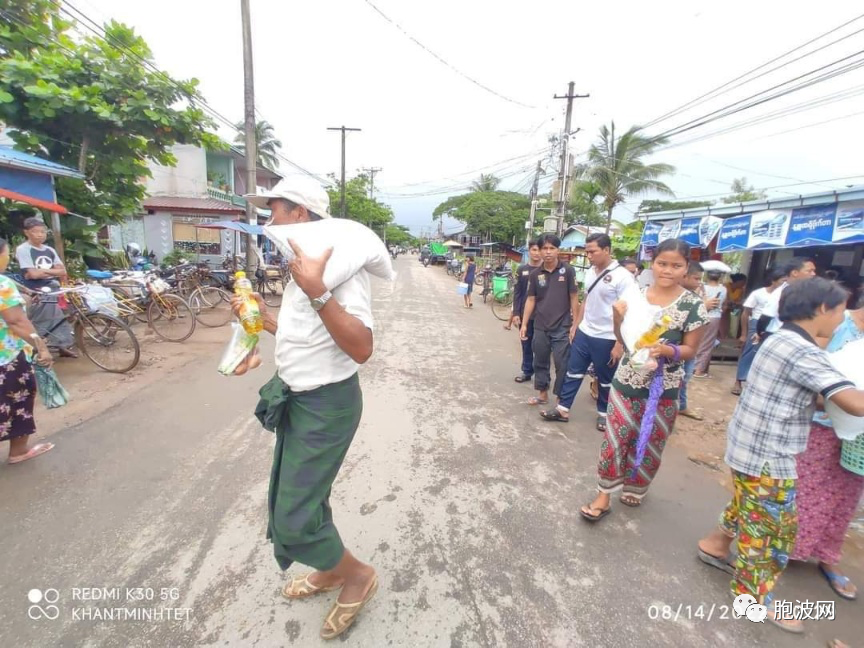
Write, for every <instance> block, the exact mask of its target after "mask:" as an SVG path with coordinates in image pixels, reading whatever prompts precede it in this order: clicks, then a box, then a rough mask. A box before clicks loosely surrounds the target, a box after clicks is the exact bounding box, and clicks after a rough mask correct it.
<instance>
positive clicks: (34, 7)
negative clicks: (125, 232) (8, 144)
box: [0, 0, 220, 225]
mask: <svg viewBox="0 0 864 648" xmlns="http://www.w3.org/2000/svg"><path fill="white" fill-rule="evenodd" d="M58 6H59V5H58V4H57V3H55V2H53V1H48V0H8V1H7V3H6V4H5V5H4V9H5V12H6V13H5V15H4V18H8V20H4V21H3V22H2V23H0V121H3V122H5V123H6V124H7V125H8V126H9V131H8V133H9V135H10V137H11V138H12V139H13V140H14V141H15V145H16V148H19V149H21V150H24V151H27V152H29V153H34V154H39V155H42V156H46V157H48V158H50V159H52V160H54V161H56V162H59V163H61V164H65V165H67V166H71V167H74V168H77V169H79V170H80V171H82V172H83V173H84V174H85V176H86V179H85V180H84V181H81V180H74V179H69V178H58V179H57V183H56V188H57V198H58V201H59V202H60V203H61V204H63V205H65V206H67V207H69V208H70V210H72V211H73V212H76V213H79V214H83V215H85V216H89V217H91V218H93V219H95V221H96V222H97V223H98V224H100V225H101V224H105V223H109V222H118V221H122V220H123V219H124V218H126V217H127V216H129V215H132V214H136V213H140V204H141V200H142V199H143V198H144V196H145V188H144V186H143V184H142V183H141V182H140V180H141V178H143V177H146V176H149V175H150V170H149V162H151V161H152V162H157V163H159V164H163V165H169V166H170V165H173V164H176V159H175V158H174V156H173V155H172V153H171V147H172V146H173V145H174V144H176V143H183V144H195V145H203V146H213V147H216V148H218V147H219V146H220V144H219V140H218V138H216V137H215V136H214V135H212V134H209V133H208V132H207V128H208V127H209V126H211V125H212V124H211V122H210V120H209V118H208V117H207V116H206V115H205V113H204V111H203V110H202V109H201V108H199V107H198V105H197V103H196V102H197V100H198V98H199V97H198V90H197V84H198V82H197V81H196V80H194V79H192V80H186V81H177V80H174V79H171V78H170V77H168V76H167V75H165V74H163V73H161V72H155V71H153V70H152V69H150V68H148V67H147V66H145V65H144V64H143V63H142V61H145V62H148V63H151V64H152V53H151V51H150V48H149V47H148V46H147V44H146V43H145V42H144V40H143V39H142V38H140V37H139V36H137V35H136V34H135V32H134V31H133V30H132V29H130V28H129V27H126V26H124V25H122V24H119V23H116V22H113V21H112V22H111V23H108V24H107V25H105V26H104V28H105V34H106V36H105V39H102V38H96V37H92V36H88V37H86V38H83V39H73V38H72V37H71V36H70V33H69V30H70V27H71V26H70V24H69V23H68V22H65V21H64V20H62V18H61V17H60V14H59V9H58Z"/></svg>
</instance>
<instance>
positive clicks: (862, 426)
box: [825, 340, 864, 441]
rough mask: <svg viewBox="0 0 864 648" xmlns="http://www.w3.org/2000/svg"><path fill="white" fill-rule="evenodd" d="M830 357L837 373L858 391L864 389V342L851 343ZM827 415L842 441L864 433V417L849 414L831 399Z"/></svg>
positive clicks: (826, 405) (826, 409) (826, 406)
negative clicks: (850, 382) (849, 381)
mask: <svg viewBox="0 0 864 648" xmlns="http://www.w3.org/2000/svg"><path fill="white" fill-rule="evenodd" d="M828 357H829V358H830V359H831V364H833V365H834V368H835V369H837V371H839V372H840V373H842V374H843V375H844V376H846V378H848V379H849V380H851V381H852V382H853V383H855V386H856V387H857V388H858V389H864V340H856V341H855V342H850V343H849V344H847V345H846V346H844V347H843V348H842V349H840V350H839V351H835V352H834V353H829V354H828ZM825 413H826V414H827V415H828V417H829V418H830V419H831V423H832V424H833V425H834V432H835V433H836V434H837V436H838V437H840V438H841V439H845V440H846V441H853V440H854V439H855V437H857V436H858V435H859V434H861V433H862V432H864V417H861V416H853V415H852V414H847V413H846V412H844V411H843V410H842V409H840V408H839V407H838V406H837V405H835V404H834V403H832V402H831V400H830V399H829V400H828V401H827V402H826V403H825Z"/></svg>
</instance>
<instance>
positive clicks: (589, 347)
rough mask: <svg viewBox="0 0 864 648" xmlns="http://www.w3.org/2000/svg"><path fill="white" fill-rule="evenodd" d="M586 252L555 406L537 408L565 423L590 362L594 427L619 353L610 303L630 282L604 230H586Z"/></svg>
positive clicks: (601, 419)
mask: <svg viewBox="0 0 864 648" xmlns="http://www.w3.org/2000/svg"><path fill="white" fill-rule="evenodd" d="M585 255H586V256H587V257H588V260H589V261H590V262H591V268H589V269H588V271H587V272H586V273H585V298H584V299H583V301H582V307H581V309H580V311H579V318H578V319H577V320H575V321H574V322H573V326H572V327H571V329H570V340H571V341H572V345H571V347H570V360H569V362H568V365H567V374H566V376H565V378H564V383H563V384H562V385H561V393H560V395H559V397H558V406H557V407H556V408H555V409H551V410H547V411H545V412H541V413H540V416H542V417H543V418H544V419H545V420H547V421H558V422H566V421H568V420H569V419H570V408H571V407H572V406H573V400H574V399H575V398H576V394H577V393H578V392H579V388H580V387H581V386H582V381H583V380H584V379H585V373H586V372H587V371H588V367H589V366H591V364H592V363H593V364H594V372H595V373H596V374H597V380H598V382H599V389H598V393H597V429H598V430H600V431H601V432H602V431H605V430H606V409H607V407H608V404H609V387H610V386H611V384H612V376H613V375H614V374H615V368H616V366H617V364H618V360H620V359H621V355H622V354H623V352H624V349H623V347H622V346H621V344H620V343H619V342H618V341H617V340H616V339H615V329H614V326H613V323H612V304H614V303H615V302H616V301H618V300H619V299H621V297H622V295H623V294H624V291H625V290H626V289H627V288H628V287H630V286H632V285H633V284H634V282H635V280H634V278H633V275H632V274H631V273H630V272H628V271H627V270H626V269H625V268H624V267H623V266H621V265H619V263H618V262H617V261H615V260H614V259H613V258H612V241H611V240H610V239H609V237H608V236H607V235H606V234H591V235H590V236H589V237H588V238H587V239H586V240H585Z"/></svg>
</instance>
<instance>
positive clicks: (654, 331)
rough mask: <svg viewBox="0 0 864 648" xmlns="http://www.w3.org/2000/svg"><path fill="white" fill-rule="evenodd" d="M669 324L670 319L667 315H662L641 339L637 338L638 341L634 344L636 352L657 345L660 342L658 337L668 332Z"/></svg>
mask: <svg viewBox="0 0 864 648" xmlns="http://www.w3.org/2000/svg"><path fill="white" fill-rule="evenodd" d="M671 324H672V317H671V316H669V315H663V316H662V317H660V318H659V319H657V320H656V321H655V322H654V324H653V325H652V326H651V328H650V329H648V330H647V331H645V332H644V333H643V334H642V337H640V338H639V341H638V342H636V350H637V351H638V350H639V349H644V348H646V347H650V346H654V345H655V344H657V343H658V342H659V341H660V336H661V335H663V334H664V333H665V332H666V331H668V330H669V326H670V325H671Z"/></svg>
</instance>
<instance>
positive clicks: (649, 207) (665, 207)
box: [637, 200, 714, 214]
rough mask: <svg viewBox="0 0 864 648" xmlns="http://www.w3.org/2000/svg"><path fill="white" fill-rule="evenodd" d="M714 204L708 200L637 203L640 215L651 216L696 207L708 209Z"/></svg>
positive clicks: (647, 201) (644, 201)
mask: <svg viewBox="0 0 864 648" xmlns="http://www.w3.org/2000/svg"><path fill="white" fill-rule="evenodd" d="M713 204H714V203H713V202H711V201H710V200H643V201H642V202H641V203H639V209H638V210H637V211H638V212H639V213H640V214H651V213H653V212H661V211H678V210H681V209H694V208H696V207H710V206H711V205H713Z"/></svg>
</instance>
